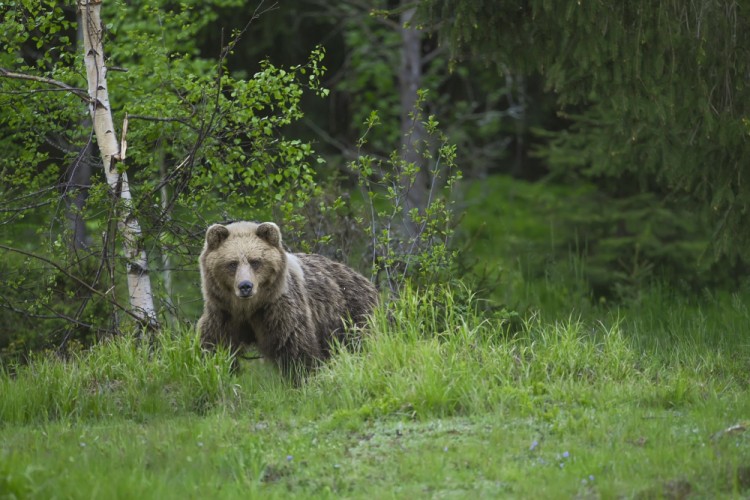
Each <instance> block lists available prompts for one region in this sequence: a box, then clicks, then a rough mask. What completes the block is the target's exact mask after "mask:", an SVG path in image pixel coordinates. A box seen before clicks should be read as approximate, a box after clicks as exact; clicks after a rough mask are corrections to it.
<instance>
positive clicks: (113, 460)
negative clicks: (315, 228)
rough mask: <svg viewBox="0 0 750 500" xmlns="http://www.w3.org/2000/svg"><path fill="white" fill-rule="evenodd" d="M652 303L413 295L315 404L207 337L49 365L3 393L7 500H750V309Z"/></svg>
mask: <svg viewBox="0 0 750 500" xmlns="http://www.w3.org/2000/svg"><path fill="white" fill-rule="evenodd" d="M649 293H650V295H649V296H648V297H646V298H645V300H642V301H641V302H640V304H641V305H640V306H639V307H636V306H633V307H632V308H631V309H630V310H620V311H611V310H610V311H606V312H605V311H604V310H602V311H601V314H600V315H599V317H596V315H594V314H588V315H587V316H585V317H583V316H573V315H571V316H569V317H567V318H562V319H554V320H553V319H546V318H542V317H541V316H540V315H534V314H531V315H528V316H526V317H518V316H517V315H515V314H513V313H508V312H507V311H505V310H499V311H498V310H494V311H492V310H487V308H486V307H485V305H486V304H484V303H483V301H482V300H479V299H478V298H477V297H475V296H474V295H472V293H471V292H470V291H469V290H468V289H466V288H465V287H462V286H461V285H460V284H455V285H452V286H450V285H444V286H431V287H427V288H422V289H414V290H411V289H407V290H406V291H405V292H404V293H403V295H402V296H401V297H400V298H399V299H398V300H397V301H394V302H393V303H391V304H390V305H389V306H388V307H389V312H386V311H385V310H381V311H379V313H378V315H377V317H376V318H374V320H373V325H372V328H371V330H370V333H369V334H368V335H367V336H365V337H364V338H363V340H362V345H361V348H360V349H359V350H358V351H357V352H340V353H338V354H337V355H336V357H335V358H334V359H333V360H332V361H331V362H330V363H328V364H327V365H325V366H324V367H322V368H321V369H320V370H318V371H317V372H316V373H314V374H313V375H311V376H310V377H309V378H308V379H307V381H306V382H305V383H303V384H300V385H293V384H291V383H289V382H287V381H286V380H284V379H283V378H282V377H281V376H280V375H279V374H278V372H277V371H276V370H275V369H274V367H272V366H270V364H269V363H266V362H264V361H262V360H243V361H241V363H240V369H239V370H238V371H233V370H232V367H231V357H230V356H229V354H228V353H227V352H218V353H214V354H208V353H205V352H203V351H202V350H201V348H200V345H199V342H198V338H197V336H196V334H195V332H194V330H192V329H189V328H187V329H184V330H180V331H175V332H165V333H163V334H162V335H161V336H159V337H158V338H157V339H156V340H154V341H152V342H147V341H145V340H141V341H138V340H135V339H133V338H130V337H120V338H115V339H113V340H111V341H108V342H103V343H100V344H99V345H97V346H95V347H93V348H92V349H90V350H86V351H83V350H82V351H81V352H79V353H77V354H74V355H72V356H71V357H70V358H69V359H67V360H60V359H59V358H54V357H49V356H43V355H40V356H39V357H37V358H36V359H35V360H33V361H32V362H31V363H30V364H28V365H26V366H19V367H16V368H8V369H6V370H5V372H4V373H2V375H0V394H2V398H0V497H2V498H143V499H146V498H197V497H213V498H253V497H263V498H289V497H304V498H338V497H343V498H366V497H367V498H406V497H417V498H446V497H448V498H466V497H470V496H481V497H485V498H486V497H507V498H530V497H534V498H565V497H569V498H570V497H575V498H615V497H624V498H685V497H687V496H690V497H691V498H709V497H710V498H721V497H726V498H735V497H742V496H745V495H747V494H748V492H750V435H749V434H748V433H747V432H746V428H747V426H748V425H750V397H748V390H747V389H748V387H747V386H748V373H749V370H748V368H750V366H748V364H749V360H750V357H749V356H748V354H749V353H748V351H749V348H748V342H747V339H748V338H749V334H750V331H748V330H750V311H749V310H748V306H747V304H748V301H747V298H748V297H747V296H741V295H740V294H727V295H721V296H719V295H710V294H706V295H705V296H704V297H702V298H701V299H700V300H687V299H680V298H678V297H675V296H673V295H671V294H670V293H669V292H668V291H666V290H664V289H660V288H658V287H655V288H653V289H652V290H651V291H650V292H649ZM388 315H390V318H391V320H390V321H389V320H387V319H386V317H387V316H388Z"/></svg>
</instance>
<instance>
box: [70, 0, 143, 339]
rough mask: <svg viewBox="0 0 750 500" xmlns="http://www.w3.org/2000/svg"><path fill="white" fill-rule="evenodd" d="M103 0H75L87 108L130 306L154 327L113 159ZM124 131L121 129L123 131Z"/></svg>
mask: <svg viewBox="0 0 750 500" xmlns="http://www.w3.org/2000/svg"><path fill="white" fill-rule="evenodd" d="M101 4H102V0H78V9H79V11H80V13H81V27H82V30H83V46H84V62H85V64H86V75H87V79H88V92H89V96H90V97H91V103H90V104H89V109H90V111H91V119H92V121H93V124H94V133H95V134H96V142H97V144H98V145H99V152H100V154H101V157H102V164H103V167H104V175H105V176H106V178H107V183H108V184H109V186H110V188H111V189H112V192H113V194H114V195H115V197H117V198H119V201H120V203H119V210H118V215H117V217H118V221H117V226H118V230H119V231H120V233H121V234H122V238H123V246H124V250H125V258H126V261H127V277H128V292H129V295H130V306H131V308H132V309H133V312H134V313H135V314H136V315H137V316H138V317H139V318H140V319H141V322H142V323H143V325H144V326H147V327H149V328H157V327H158V323H157V321H156V312H155V309H154V299H153V294H152V293H151V280H150V278H149V274H148V261H147V259H146V251H145V249H144V248H143V238H142V236H141V227H140V225H139V224H138V220H137V219H136V217H135V214H134V213H133V201H132V198H131V196H130V187H129V185H128V176H127V173H126V172H125V171H124V170H123V169H118V168H117V166H116V162H117V161H120V160H124V151H122V152H121V151H120V145H119V144H118V142H117V135H116V131H115V126H114V122H113V120H112V110H111V108H110V105H109V93H108V91H107V67H106V66H105V64H104V50H103V45H102V31H103V29H102V22H101V16H100V10H101ZM123 133H124V132H123Z"/></svg>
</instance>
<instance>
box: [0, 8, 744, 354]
mask: <svg viewBox="0 0 750 500" xmlns="http://www.w3.org/2000/svg"><path fill="white" fill-rule="evenodd" d="M749 8H750V6H748V5H746V4H745V3H744V2H735V1H728V0H698V1H695V2H671V1H670V2H649V1H645V0H642V1H641V0H639V1H633V2H620V1H614V0H612V1H608V0H601V1H596V2H575V1H571V2H551V1H545V0H527V1H491V0H458V1H447V0H420V1H413V2H410V1H407V0H402V1H379V0H374V1H370V2H365V1H360V0H347V1H341V2H328V1H324V0H294V1H291V0H280V1H278V2H268V1H264V2H259V1H257V0H256V1H251V2H248V1H244V0H210V1H200V2H198V1H185V2H179V3H178V2H170V1H165V0H151V1H148V0H131V1H106V2H104V5H103V10H102V17H103V22H104V23H105V27H106V36H105V42H104V43H105V51H106V55H107V66H108V68H109V73H108V78H107V80H108V84H109V92H110V98H111V102H112V106H113V107H112V112H113V115H114V119H115V123H116V124H117V126H118V127H119V126H120V124H121V123H123V120H124V118H125V116H126V114H127V116H128V117H129V127H128V132H127V143H128V155H129V156H128V158H127V160H126V161H125V162H123V164H121V165H120V166H119V168H121V169H123V170H126V171H127V172H128V175H129V177H130V183H131V189H132V190H133V198H134V203H135V211H134V214H135V216H137V218H138V220H139V221H140V224H141V226H142V227H143V235H144V236H143V241H142V245H143V247H144V248H145V249H146V251H147V253H148V256H149V262H150V263H149V265H150V270H151V277H152V279H153V280H154V290H155V291H154V294H155V298H156V307H157V311H158V315H159V320H160V322H161V323H162V324H167V325H169V324H176V323H191V322H194V321H195V320H196V319H197V317H198V315H199V314H200V308H201V299H200V288H199V276H198V272H197V255H198V253H199V251H200V247H201V245H202V239H203V233H204V231H205V228H206V227H207V226H208V225H209V224H211V223H213V222H218V221H223V220H236V219H253V220H268V219H272V220H276V221H279V222H280V225H281V226H282V230H283V231H284V234H285V238H286V242H287V245H288V246H289V247H290V248H292V249H294V250H295V251H312V252H319V253H323V254H326V255H328V256H330V257H333V258H335V259H338V260H341V261H345V262H348V263H349V264H350V265H352V266H354V267H357V268H358V269H360V270H361V271H362V272H364V273H366V274H368V273H371V275H372V277H373V279H374V280H376V281H377V282H378V283H379V285H380V287H381V289H382V290H384V293H387V292H391V293H394V294H395V293H398V289H399V287H400V286H401V285H402V282H403V280H406V279H408V280H411V281H415V282H417V283H425V282H434V281H436V280H440V281H445V282H453V281H456V282H458V281H461V282H462V283H465V284H467V285H468V287H469V288H470V289H471V290H473V291H475V292H476V293H478V294H480V295H481V296H482V297H484V298H488V299H491V301H490V303H491V304H492V306H488V307H489V309H491V310H497V309H502V310H504V311H506V312H507V311H509V310H512V311H520V312H521V313H523V312H524V311H530V310H542V311H559V312H560V313H561V314H563V315H568V314H570V311H571V310H581V309H587V308H592V307H612V306H613V307H620V306H627V305H628V304H631V303H634V302H637V301H638V300H640V299H641V297H642V296H643V292H644V290H647V289H649V288H650V287H654V286H658V287H662V288H665V289H668V290H671V291H672V292H673V293H676V294H681V295H685V296H690V297H700V296H701V294H703V293H707V291H711V290H729V291H737V290H745V291H746V290H747V278H746V276H747V270H748V266H747V262H748V260H747V259H748V256H749V255H750V254H748V248H749V246H748V243H749V242H750V229H749V228H750V225H749V224H747V218H748V202H749V201H750V187H748V179H747V175H748V174H749V173H750V167H748V159H749V158H750V151H749V150H748V137H749V135H750V121H748V104H746V103H748V102H749V97H750V96H748V93H749V91H748V83H749V82H750V66H749V65H750V13H749V12H748V10H749ZM0 15H2V16H3V27H4V30H3V31H4V33H3V34H2V35H0V49H2V50H1V52H2V53H1V54H0V151H2V153H3V154H2V155H0V156H1V157H0V252H1V253H2V258H1V259H0V281H1V283H0V353H2V356H4V357H7V358H9V359H10V358H14V359H15V358H17V357H18V356H21V355H24V354H25V353H27V352H29V351H30V350H37V349H42V348H55V349H62V350H65V349H67V348H69V347H70V346H71V345H78V344H88V343H90V342H92V341H94V340H96V339H98V338H101V337H102V336H106V335H111V334H114V333H120V332H122V331H130V330H132V329H137V327H138V324H137V322H134V321H132V319H131V318H130V317H129V316H128V314H126V312H127V310H128V301H127V297H128V290H127V288H126V285H125V282H124V277H123V276H124V273H125V268H126V264H127V263H126V262H125V261H124V257H122V255H121V253H122V252H121V250H120V243H121V242H120V241H119V239H118V229H117V226H116V223H115V221H116V214H117V213H118V207H119V203H120V201H118V200H117V199H116V198H114V197H113V196H112V194H111V191H110V189H109V187H108V186H107V184H106V182H105V181H104V176H103V175H102V174H101V164H100V160H99V157H98V152H97V146H96V142H95V141H94V140H93V137H92V128H91V121H90V118H89V117H88V114H87V106H86V104H85V103H84V102H83V101H82V100H81V98H80V97H79V96H77V95H76V92H75V91H73V90H71V88H72V89H85V88H86V78H85V71H84V68H83V63H82V48H81V42H80V38H79V36H80V35H79V30H78V22H79V14H78V12H77V8H76V6H75V5H58V2H53V1H41V2H21V1H17V2H3V3H2V4H0ZM60 83H63V84H65V85H68V86H69V88H68V89H64V88H62V87H61V86H60V85H59V84H60ZM84 92H85V90H84ZM117 132H118V134H123V130H122V129H119V130H118V131H117ZM371 271H372V272H371Z"/></svg>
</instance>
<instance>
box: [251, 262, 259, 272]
mask: <svg viewBox="0 0 750 500" xmlns="http://www.w3.org/2000/svg"><path fill="white" fill-rule="evenodd" d="M250 267H252V268H253V270H255V271H257V270H258V268H259V267H260V259H250Z"/></svg>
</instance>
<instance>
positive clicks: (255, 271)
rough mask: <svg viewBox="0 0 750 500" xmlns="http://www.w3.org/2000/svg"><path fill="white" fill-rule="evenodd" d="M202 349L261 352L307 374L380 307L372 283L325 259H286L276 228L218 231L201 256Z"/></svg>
mask: <svg viewBox="0 0 750 500" xmlns="http://www.w3.org/2000/svg"><path fill="white" fill-rule="evenodd" d="M200 269H201V286H202V291H203V301H204V309H203V315H202V316H201V318H200V320H199V321H198V328H199V330H200V332H201V339H202V341H203V343H204V345H208V346H212V345H218V344H221V345H229V346H231V347H232V348H233V349H238V348H240V347H241V346H243V345H245V344H256V345H257V347H258V350H259V351H260V352H261V354H263V356H265V357H267V358H270V359H272V360H274V361H275V362H276V363H277V364H278V365H279V366H280V367H281V369H282V370H283V371H285V372H287V373H292V372H293V371H294V370H295V369H296V368H298V367H299V368H305V369H309V368H310V367H312V366H314V365H315V364H316V363H317V362H318V361H320V360H324V359H326V358H328V357H329V355H330V348H331V342H332V340H334V339H335V340H338V341H340V342H342V343H346V341H347V331H346V325H347V324H354V325H355V326H358V327H361V326H363V324H364V323H365V321H366V319H367V316H368V315H369V314H371V313H372V311H373V309H374V308H375V306H376V305H377V303H378V293H377V290H376V288H375V286H373V284H372V283H370V281H368V280H367V279H366V278H364V277H363V276H362V275H360V274H358V273H357V272H355V271H354V270H352V269H350V268H348V267H346V266H344V265H342V264H339V263H337V262H333V261H331V260H329V259H327V258H325V257H323V256H321V255H314V254H292V253H287V252H286V251H284V248H283V246H282V243H281V231H280V230H279V228H278V226H277V225H276V224H274V223H272V222H264V223H262V224H257V223H254V222H234V223H231V224H227V225H221V224H214V225H212V226H211V227H209V228H208V231H206V242H205V245H204V247H203V252H202V253H201V256H200Z"/></svg>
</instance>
